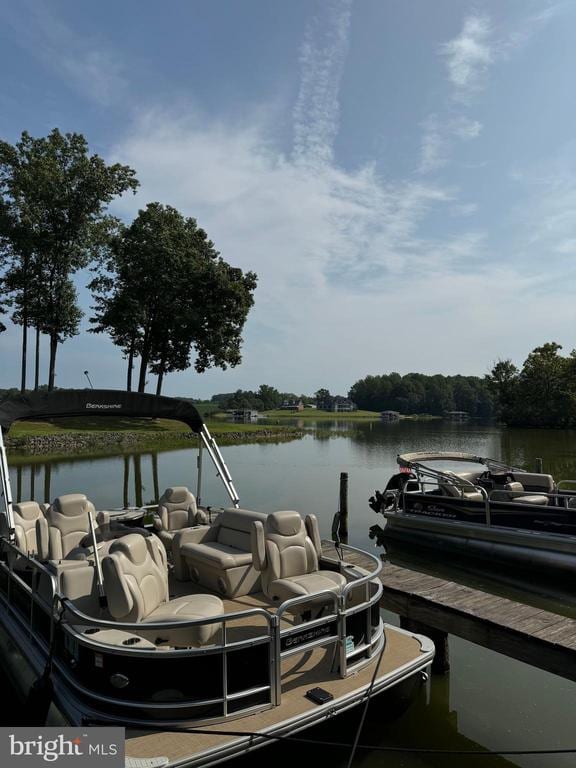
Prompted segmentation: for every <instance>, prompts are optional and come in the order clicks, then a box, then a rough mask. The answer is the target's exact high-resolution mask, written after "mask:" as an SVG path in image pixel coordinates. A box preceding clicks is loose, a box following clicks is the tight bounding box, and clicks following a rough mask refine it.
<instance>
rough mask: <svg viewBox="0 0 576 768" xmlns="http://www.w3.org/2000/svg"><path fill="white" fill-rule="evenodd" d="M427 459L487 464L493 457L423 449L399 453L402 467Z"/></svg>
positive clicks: (398, 460)
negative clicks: (418, 451) (486, 457)
mask: <svg viewBox="0 0 576 768" xmlns="http://www.w3.org/2000/svg"><path fill="white" fill-rule="evenodd" d="M426 461H467V462H472V463H474V464H487V463H488V462H491V461H492V459H485V458H482V456H475V455H474V454H473V453H458V452H455V451H437V452H435V453H434V452H430V453H428V452H427V451H422V452H420V453H402V454H399V455H398V458H397V462H398V464H399V465H400V466H401V467H411V466H413V465H414V464H423V463H424V462H426Z"/></svg>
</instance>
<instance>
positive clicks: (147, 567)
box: [102, 533, 224, 647]
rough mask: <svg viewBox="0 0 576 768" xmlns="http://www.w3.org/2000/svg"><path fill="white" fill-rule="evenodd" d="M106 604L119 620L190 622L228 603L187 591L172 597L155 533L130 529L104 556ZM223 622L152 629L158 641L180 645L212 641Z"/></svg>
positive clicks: (217, 611)
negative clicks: (144, 532)
mask: <svg viewBox="0 0 576 768" xmlns="http://www.w3.org/2000/svg"><path fill="white" fill-rule="evenodd" d="M102 572H103V575H104V587H105V590H106V596H107V598H108V609H109V611H110V613H111V614H112V616H113V617H114V618H115V619H116V620H117V621H126V622H141V623H142V629H143V630H144V629H145V628H146V624H148V623H150V622H162V621H190V620H191V619H206V618H212V617H214V616H220V615H221V614H223V613H224V605H223V603H222V601H221V600H220V598H218V597H216V596H215V595H187V596H184V597H179V598H176V599H175V600H170V599H169V595H168V571H167V566H166V554H165V552H164V551H163V550H162V548H161V547H159V546H158V545H157V544H156V543H155V541H154V537H153V536H150V537H144V536H140V535H139V534H135V533H131V534H127V535H126V536H123V537H122V538H121V539H116V541H114V542H113V543H112V546H111V547H110V550H109V553H108V555H107V556H106V557H105V558H104V559H103V560H102ZM219 629H220V625H219V623H218V622H215V623H212V624H198V625H195V626H192V627H187V628H183V629H166V630H165V631H162V630H154V635H155V637H156V641H157V642H160V641H162V642H166V643H168V644H169V645H174V646H178V647H188V646H192V645H194V646H198V645H206V644H208V643H209V642H210V641H211V640H212V639H213V638H214V636H215V635H216V633H217V632H218V630H219Z"/></svg>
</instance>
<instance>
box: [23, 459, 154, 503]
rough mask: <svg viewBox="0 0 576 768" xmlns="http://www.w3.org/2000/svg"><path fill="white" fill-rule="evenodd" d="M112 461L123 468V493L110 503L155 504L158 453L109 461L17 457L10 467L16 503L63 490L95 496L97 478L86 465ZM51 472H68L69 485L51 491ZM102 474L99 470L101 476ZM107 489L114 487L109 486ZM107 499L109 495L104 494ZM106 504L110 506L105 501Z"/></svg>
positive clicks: (50, 496)
mask: <svg viewBox="0 0 576 768" xmlns="http://www.w3.org/2000/svg"><path fill="white" fill-rule="evenodd" d="M111 461H112V462H113V463H114V464H115V465H118V464H119V463H120V462H121V467H122V481H121V487H122V494H121V498H120V494H118V495H117V496H116V497H115V500H114V503H113V506H120V505H122V506H124V507H129V506H133V505H136V506H142V505H143V504H155V503H156V502H157V501H158V499H159V498H160V478H159V475H158V453H155V452H150V453H134V454H129V453H126V454H123V455H121V456H118V457H114V458H113V459H112V460H111V459H110V458H109V457H105V458H92V459H88V458H86V457H78V458H71V459H67V460H62V459H59V460H51V459H50V458H47V459H45V460H44V461H42V460H40V461H39V460H38V457H35V460H34V461H33V462H32V461H30V462H28V463H26V462H25V461H22V460H21V458H19V461H18V463H17V464H16V466H15V467H14V466H11V477H12V481H13V482H14V479H15V487H14V488H13V495H14V499H15V501H16V502H21V501H31V500H32V501H38V502H45V503H49V502H51V501H52V500H53V499H54V498H55V497H56V496H57V495H60V494H62V493H73V492H75V490H76V491H77V490H79V489H81V492H82V493H86V494H87V495H88V496H90V497H91V498H95V497H96V496H97V495H96V496H95V494H94V491H93V490H92V489H93V488H94V481H95V480H96V477H95V476H94V474H93V473H91V472H86V469H87V468H89V467H90V468H92V467H93V466H94V465H96V466H97V465H98V464H102V463H104V464H109V463H110V462H111ZM143 467H144V474H149V475H150V476H151V479H152V484H151V487H149V486H147V485H146V484H145V483H144V481H143ZM53 472H54V474H55V475H56V476H58V477H60V476H61V475H63V474H64V475H65V474H67V475H68V480H67V481H66V480H64V481H65V482H68V484H69V487H68V488H64V489H62V488H61V484H60V483H58V489H57V491H54V492H53V489H52V475H53ZM101 474H104V473H100V472H99V473H98V475H99V476H100V475H101ZM78 477H85V478H86V480H85V481H84V482H78ZM109 489H110V490H116V489H115V488H112V487H110V486H109ZM106 495H107V497H108V498H110V497H111V494H109V493H108V494H106ZM106 506H110V503H108V504H107V505H106Z"/></svg>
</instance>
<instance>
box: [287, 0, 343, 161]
mask: <svg viewBox="0 0 576 768" xmlns="http://www.w3.org/2000/svg"><path fill="white" fill-rule="evenodd" d="M351 13H352V0H329V1H328V2H327V3H325V4H323V6H322V13H319V14H318V15H316V16H314V17H312V19H311V20H310V22H309V24H308V26H307V29H306V33H305V37H304V42H303V44H302V48H301V51H300V89H299V92H298V97H297V99H296V104H295V106H294V113H293V120H294V158H295V159H296V160H297V161H298V162H300V163H304V164H307V165H317V164H323V163H330V162H331V161H332V159H333V158H332V148H333V142H334V138H335V137H336V135H337V132H338V118H339V101H338V96H339V91H340V81H341V78H342V72H343V70H344V62H345V60H346V54H347V52H348V36H349V31H350V19H351Z"/></svg>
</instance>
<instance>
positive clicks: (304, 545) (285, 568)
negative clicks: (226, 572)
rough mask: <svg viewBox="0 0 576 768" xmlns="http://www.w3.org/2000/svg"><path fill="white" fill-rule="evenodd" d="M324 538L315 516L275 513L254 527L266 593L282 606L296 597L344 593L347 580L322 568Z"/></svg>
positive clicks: (257, 561) (257, 562)
mask: <svg viewBox="0 0 576 768" xmlns="http://www.w3.org/2000/svg"><path fill="white" fill-rule="evenodd" d="M320 554H321V552H320V535H319V532H318V521H317V520H316V516H315V515H308V516H307V517H306V524H304V521H303V520H302V518H301V517H300V515H299V514H298V512H274V513H273V514H271V515H268V517H267V519H266V522H265V523H264V524H262V523H261V522H259V521H256V522H254V523H253V525H252V558H253V563H254V567H255V568H256V570H258V571H261V574H262V591H263V592H264V594H265V595H266V596H267V597H269V598H270V599H271V600H273V601H274V602H277V603H282V602H284V601H285V600H289V599H290V598H293V597H301V596H303V595H311V594H313V593H315V592H322V591H324V590H330V591H331V592H336V593H340V592H341V590H342V587H343V586H344V585H345V584H346V578H345V577H344V576H343V575H342V574H341V573H337V572H335V571H321V570H319V567H318V557H319V555H320Z"/></svg>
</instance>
